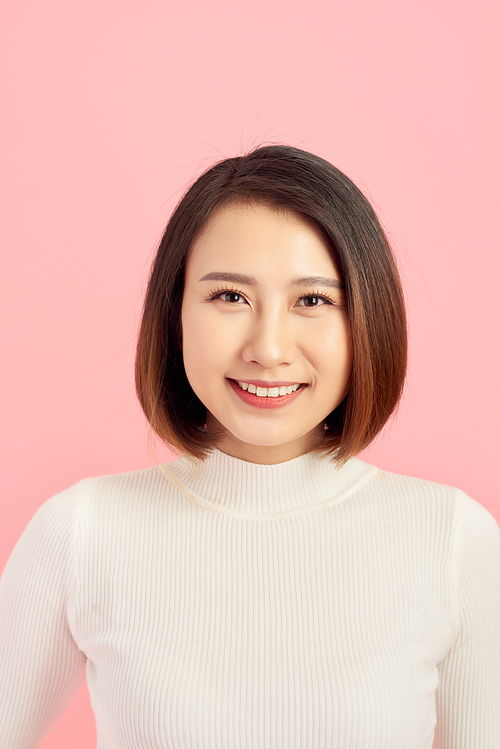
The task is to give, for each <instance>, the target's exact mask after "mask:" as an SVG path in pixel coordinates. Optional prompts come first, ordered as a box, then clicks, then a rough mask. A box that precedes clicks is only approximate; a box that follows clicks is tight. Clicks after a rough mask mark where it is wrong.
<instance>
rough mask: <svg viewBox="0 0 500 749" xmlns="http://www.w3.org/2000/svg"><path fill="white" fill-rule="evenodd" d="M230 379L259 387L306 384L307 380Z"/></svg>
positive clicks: (230, 378)
mask: <svg viewBox="0 0 500 749" xmlns="http://www.w3.org/2000/svg"><path fill="white" fill-rule="evenodd" d="M227 379H228V380H233V381H234V382H246V383H247V384H248V385H255V387H259V388H279V387H290V385H305V382H297V380H295V382H284V381H282V380H280V381H279V382H278V381H277V380H245V379H244V378H243V377H241V378H240V379H236V378H235V377H228V378H227Z"/></svg>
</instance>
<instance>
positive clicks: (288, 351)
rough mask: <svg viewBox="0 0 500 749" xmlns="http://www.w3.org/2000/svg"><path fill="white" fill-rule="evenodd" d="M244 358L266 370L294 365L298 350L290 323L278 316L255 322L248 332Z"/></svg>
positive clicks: (262, 318) (283, 317)
mask: <svg viewBox="0 0 500 749" xmlns="http://www.w3.org/2000/svg"><path fill="white" fill-rule="evenodd" d="M242 357H243V359H244V361H246V362H252V361H253V362H257V363H258V364H260V365H261V366H262V367H265V368H266V369H271V368H272V367H276V366H278V365H279V364H292V363H293V362H294V361H295V359H296V358H297V349H296V344H295V341H294V336H293V331H292V326H291V325H290V321H288V320H286V319H285V316H284V315H277V314H274V315H268V316H266V317H264V316H262V317H261V318H260V319H259V320H255V321H254V322H253V324H252V326H251V328H250V329H249V331H248V334H247V337H246V341H245V344H244V346H243V350H242Z"/></svg>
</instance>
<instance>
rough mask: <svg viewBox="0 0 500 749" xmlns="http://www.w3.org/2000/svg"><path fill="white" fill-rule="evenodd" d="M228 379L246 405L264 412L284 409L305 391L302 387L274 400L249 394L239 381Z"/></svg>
mask: <svg viewBox="0 0 500 749" xmlns="http://www.w3.org/2000/svg"><path fill="white" fill-rule="evenodd" d="M227 379H228V382H229V384H230V385H231V387H232V388H233V390H234V392H235V393H236V394H237V395H238V396H239V397H240V398H241V400H242V401H243V402H244V403H247V404H248V405H249V406H254V407H256V408H262V409H264V410H274V409H275V408H282V407H283V406H286V405H287V404H288V403H290V402H291V401H293V400H295V399H296V398H298V397H299V396H300V394H301V393H303V392H304V389H305V388H303V387H300V388H297V390H294V391H293V392H292V393H287V394H286V395H279V396H277V397H276V398H272V397H268V396H260V395H257V394H256V393H249V392H248V390H243V388H240V386H239V385H238V380H232V379H231V378H230V377H228V378H227ZM240 382H246V380H240Z"/></svg>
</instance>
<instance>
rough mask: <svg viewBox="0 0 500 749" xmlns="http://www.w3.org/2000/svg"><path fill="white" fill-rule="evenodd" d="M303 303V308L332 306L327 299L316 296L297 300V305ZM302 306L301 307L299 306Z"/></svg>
mask: <svg viewBox="0 0 500 749" xmlns="http://www.w3.org/2000/svg"><path fill="white" fill-rule="evenodd" d="M300 302H303V303H304V304H303V306H304V307H319V306H321V305H323V304H332V302H330V301H329V300H328V299H326V298H325V297H323V296H317V295H316V294H314V295H311V296H302V297H301V298H300V299H299V303H300ZM301 306H302V305H301Z"/></svg>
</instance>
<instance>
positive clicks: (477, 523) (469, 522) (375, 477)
mask: <svg viewBox="0 0 500 749" xmlns="http://www.w3.org/2000/svg"><path fill="white" fill-rule="evenodd" d="M370 478H371V482H370V483H371V490H372V491H375V492H376V493H377V494H379V495H380V497H384V498H386V499H392V500H394V502H395V503H400V504H401V503H406V502H407V503H409V504H410V505H411V506H412V507H414V508H415V507H416V506H419V505H420V506H421V507H423V508H426V509H429V508H433V509H434V510H435V512H436V513H439V512H444V513H445V514H447V515H449V516H451V517H452V520H453V524H454V525H455V526H457V525H458V526H462V527H466V526H469V527H471V528H472V527H481V528H482V529H483V530H484V529H486V528H487V529H489V532H490V534H491V533H493V534H495V533H500V528H499V526H498V522H497V520H496V519H495V517H494V515H493V514H492V513H491V512H490V511H489V510H488V509H487V508H486V507H485V506H484V505H483V504H481V503H480V502H479V501H478V500H477V499H474V498H472V497H470V496H469V495H468V494H467V493H466V492H464V491H463V490H462V489H460V488H458V487H456V486H451V485H448V484H444V483H439V482H437V481H431V480H429V479H423V478H417V477H415V476H408V475H405V474H399V473H393V472H391V471H387V470H384V469H381V468H375V469H374V470H373V472H372V474H371V477H370Z"/></svg>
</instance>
